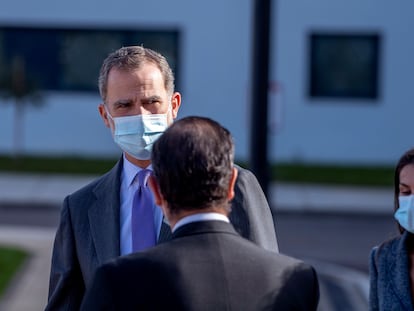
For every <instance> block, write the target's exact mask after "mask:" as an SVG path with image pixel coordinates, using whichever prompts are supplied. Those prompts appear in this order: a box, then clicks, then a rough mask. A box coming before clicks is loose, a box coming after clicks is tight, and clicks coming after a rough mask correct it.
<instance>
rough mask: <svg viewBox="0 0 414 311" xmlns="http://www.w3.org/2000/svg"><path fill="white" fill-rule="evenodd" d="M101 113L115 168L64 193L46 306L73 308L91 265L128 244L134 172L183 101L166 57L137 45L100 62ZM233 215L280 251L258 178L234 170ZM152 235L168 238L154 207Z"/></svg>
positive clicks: (246, 233) (146, 163) (250, 235)
mask: <svg viewBox="0 0 414 311" xmlns="http://www.w3.org/2000/svg"><path fill="white" fill-rule="evenodd" d="M99 90H100V94H101V97H102V100H103V103H102V104H100V105H99V107H98V109H99V113H100V115H101V117H102V120H103V122H104V124H105V125H106V126H107V127H108V128H109V129H110V130H111V133H112V135H113V138H114V141H115V143H116V144H118V145H119V147H120V148H121V149H122V150H123V155H122V157H121V159H120V160H119V162H118V163H117V164H116V165H115V167H114V168H113V169H112V170H111V171H109V172H108V173H107V174H105V175H104V176H102V177H100V178H98V179H97V180H95V181H93V182H92V183H91V184H89V185H87V186H85V187H84V188H82V189H80V190H78V191H76V192H75V193H73V194H71V195H69V196H68V197H66V198H65V200H64V203H63V208H62V211H61V220H60V224H59V228H58V230H57V233H56V238H55V243H54V248H53V255H52V266H51V274H50V285H49V299H48V305H47V307H46V309H47V310H77V309H78V308H79V306H80V303H81V301H82V298H83V296H84V292H85V290H86V289H87V288H88V287H89V286H90V282H91V279H92V275H93V273H94V272H95V269H96V268H97V267H98V266H99V265H101V264H102V263H104V262H105V261H107V260H109V259H112V258H115V257H117V256H120V255H126V254H129V253H131V252H133V251H135V249H133V246H132V245H133V243H132V230H131V222H132V219H133V218H134V217H133V215H132V212H131V210H132V205H133V200H134V193H135V190H136V178H135V176H136V175H137V173H138V172H140V171H141V170H142V169H151V159H150V151H151V146H152V143H153V141H155V140H156V139H157V138H158V136H159V135H161V133H162V132H163V131H164V130H165V129H166V128H167V127H168V126H169V125H170V124H172V123H173V121H174V119H175V118H176V117H177V114H178V110H179V108H180V105H181V95H180V93H178V92H175V90H174V76H173V73H172V71H171V68H170V67H169V65H168V63H167V61H166V59H165V58H164V57H163V56H162V55H160V54H158V53H156V52H154V51H152V50H150V49H146V48H144V47H141V46H132V47H124V48H121V49H119V50H117V51H115V52H114V53H112V54H110V55H109V56H108V57H107V58H106V59H105V61H104V63H103V65H102V68H101V71H100V77H99ZM235 192H236V197H235V199H234V200H233V205H232V212H231V213H230V220H231V221H232V223H233V225H234V227H235V228H236V231H238V232H239V233H240V234H241V235H242V236H243V237H245V238H247V239H249V240H251V241H253V242H255V243H257V244H258V245H260V246H262V247H264V248H266V249H269V250H272V251H275V252H277V251H278V247H277V241H276V234H275V230H274V224H273V219H272V215H271V212H270V208H269V206H268V203H267V201H266V198H265V196H264V194H263V191H262V190H261V188H260V186H259V184H258V182H257V180H256V178H255V177H254V175H253V174H252V173H251V172H249V171H248V170H244V169H242V168H239V175H238V178H237V181H236V187H235ZM152 218H153V223H154V235H155V241H157V242H162V241H166V240H168V239H170V238H171V232H170V229H169V227H168V225H166V224H165V222H164V216H163V214H162V211H161V210H160V209H159V208H157V207H156V206H155V205H154V207H153V216H152Z"/></svg>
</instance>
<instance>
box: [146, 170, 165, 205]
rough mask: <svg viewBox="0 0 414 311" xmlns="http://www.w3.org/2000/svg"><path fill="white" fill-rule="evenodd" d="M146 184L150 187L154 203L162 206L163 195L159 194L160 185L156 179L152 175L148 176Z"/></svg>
mask: <svg viewBox="0 0 414 311" xmlns="http://www.w3.org/2000/svg"><path fill="white" fill-rule="evenodd" d="M148 185H149V187H150V188H151V191H152V193H153V194H154V200H155V204H157V205H158V206H162V203H163V202H164V197H163V196H162V194H161V191H160V186H159V185H158V182H157V179H156V178H155V177H154V176H153V175H150V176H149V178H148Z"/></svg>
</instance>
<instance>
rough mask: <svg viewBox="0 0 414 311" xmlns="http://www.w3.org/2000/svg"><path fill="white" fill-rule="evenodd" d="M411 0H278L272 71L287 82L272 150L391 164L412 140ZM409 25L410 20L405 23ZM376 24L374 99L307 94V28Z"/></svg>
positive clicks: (280, 155)
mask: <svg viewBox="0 0 414 311" xmlns="http://www.w3.org/2000/svg"><path fill="white" fill-rule="evenodd" d="M413 9H414V3H413V2H412V1H400V2H398V4H397V3H395V2H390V1H368V0H364V1H356V0H354V1H345V2H344V1H338V0H337V1H307V2H305V1H287V0H286V1H278V5H277V7H276V8H275V14H276V16H277V18H276V20H277V22H276V25H275V28H276V34H275V40H274V42H276V46H275V47H274V50H275V51H274V55H275V57H276V61H275V65H274V66H275V67H274V68H273V72H274V74H275V76H276V79H277V80H278V81H279V82H280V83H281V85H282V86H283V87H284V90H285V91H284V93H285V94H284V98H285V100H284V101H283V103H282V104H283V124H282V128H281V129H279V131H278V134H277V135H274V136H273V139H272V144H273V150H272V157H273V158H277V159H280V160H300V161H304V162H340V163H349V162H351V163H368V164H373V163H376V164H380V163H391V164H394V163H395V162H396V161H397V159H398V157H399V156H400V154H401V153H402V152H404V151H405V150H406V149H407V148H410V147H411V146H414V139H411V138H410V136H411V135H410V134H409V133H411V132H412V131H413V128H414V123H413V122H412V121H411V119H412V118H411V116H412V114H413V112H414V109H413V107H414V106H413V103H414V97H413V92H412V90H413V86H412V79H411V76H412V73H413V71H414V66H413V56H412V55H414V54H413V52H414V40H412V39H410V37H411V35H410V33H409V32H410V29H411V28H412V17H411V16H412V13H411V12H413ZM410 25H411V26H410ZM336 30H337V31H344V32H352V31H356V32H360V31H362V32H365V31H377V32H379V33H380V34H381V35H382V50H381V51H380V54H381V55H380V57H381V65H380V96H379V99H378V100H377V101H363V100H354V101H351V100H323V101H322V100H315V99H310V98H309V97H308V96H307V83H308V81H307V75H308V72H307V68H308V64H307V55H306V52H307V46H306V44H307V35H308V33H309V32H310V31H336Z"/></svg>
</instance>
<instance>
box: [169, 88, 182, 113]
mask: <svg viewBox="0 0 414 311" xmlns="http://www.w3.org/2000/svg"><path fill="white" fill-rule="evenodd" d="M180 106H181V94H180V93H179V92H174V94H173V96H172V98H171V110H172V111H171V113H172V117H173V119H176V118H177V115H178V110H179V109H180Z"/></svg>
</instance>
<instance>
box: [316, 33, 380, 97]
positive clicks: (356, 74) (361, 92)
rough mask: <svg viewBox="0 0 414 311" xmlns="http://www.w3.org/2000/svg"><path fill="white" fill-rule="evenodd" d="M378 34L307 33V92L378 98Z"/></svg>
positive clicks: (322, 95)
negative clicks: (308, 34)
mask: <svg viewBox="0 0 414 311" xmlns="http://www.w3.org/2000/svg"><path fill="white" fill-rule="evenodd" d="M380 39H381V38H380V36H379V35H378V34H311V35H310V37H309V57H310V61H309V66H310V70H309V95H310V96H311V97H314V98H316V97H319V98H328V97H330V98H355V99H376V98H378V83H379V82H378V79H379V78H378V76H379V50H380V43H381V42H380V41H381V40H380Z"/></svg>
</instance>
